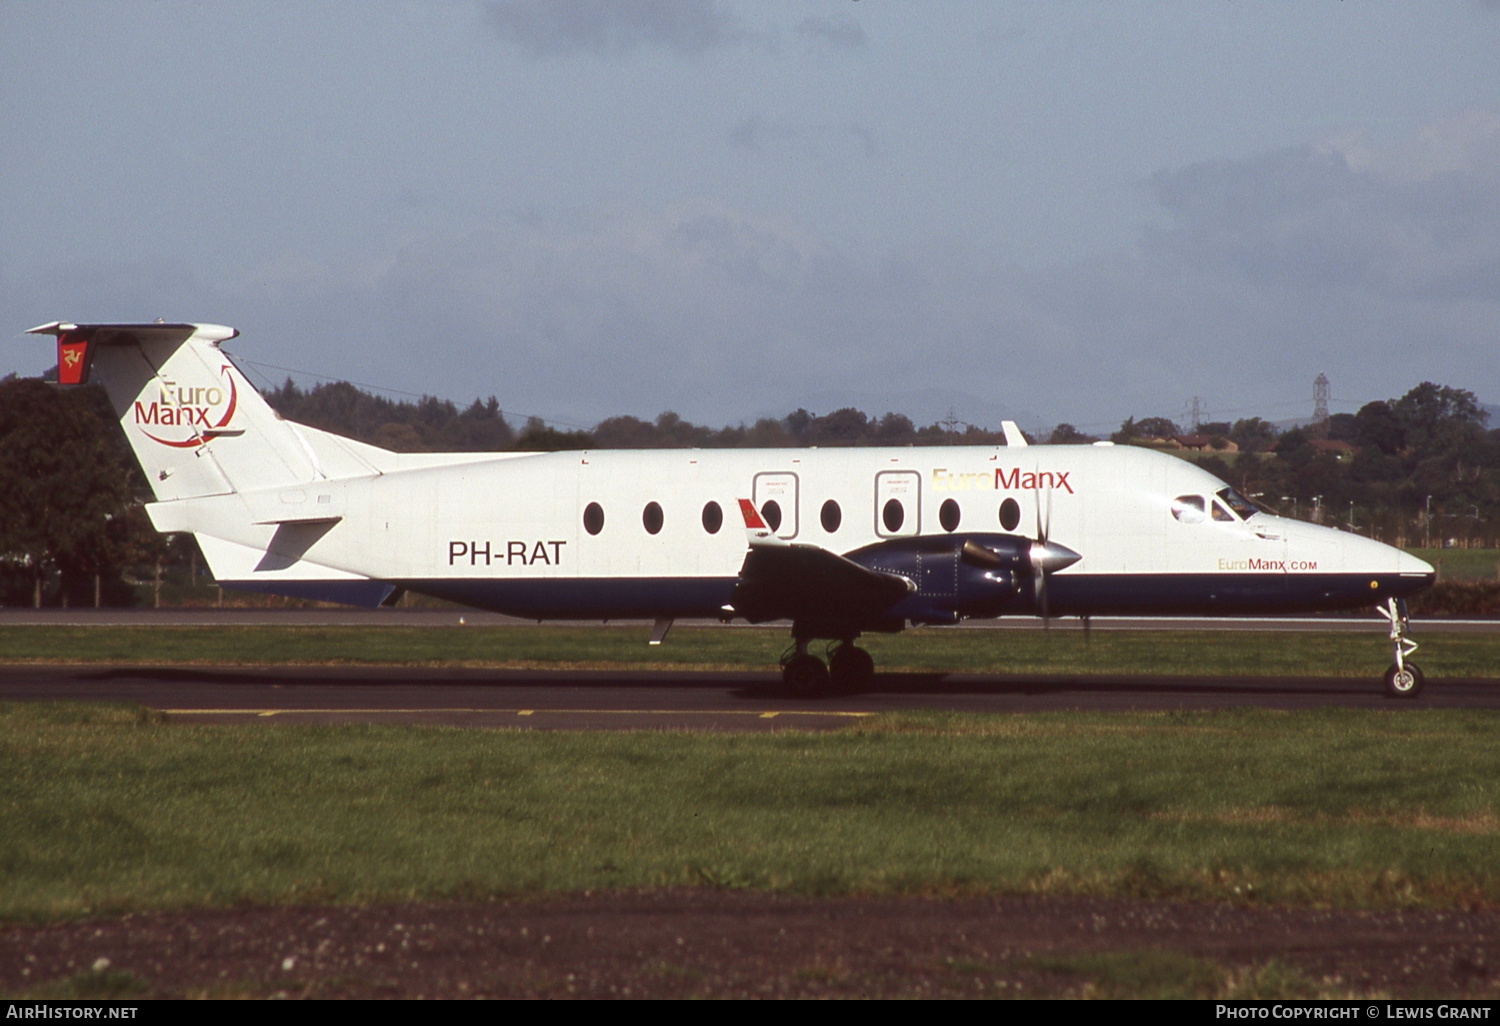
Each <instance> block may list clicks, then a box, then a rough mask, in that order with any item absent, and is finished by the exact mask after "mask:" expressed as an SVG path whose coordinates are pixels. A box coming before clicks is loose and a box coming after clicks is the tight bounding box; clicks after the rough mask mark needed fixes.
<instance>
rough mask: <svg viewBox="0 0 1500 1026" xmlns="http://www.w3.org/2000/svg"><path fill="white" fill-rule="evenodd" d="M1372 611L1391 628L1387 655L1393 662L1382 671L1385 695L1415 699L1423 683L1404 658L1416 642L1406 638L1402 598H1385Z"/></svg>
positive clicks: (1419, 671) (1413, 667)
mask: <svg viewBox="0 0 1500 1026" xmlns="http://www.w3.org/2000/svg"><path fill="white" fill-rule="evenodd" d="M1375 611H1376V612H1378V613H1379V614H1380V615H1381V616H1383V617H1385V618H1386V620H1388V621H1389V622H1390V625H1391V652H1392V655H1393V656H1394V657H1395V660H1396V661H1395V662H1393V663H1392V664H1391V667H1390V669H1388V670H1386V671H1385V693H1386V694H1387V695H1390V696H1391V697H1392V698H1416V697H1417V696H1418V695H1419V694H1421V693H1422V686H1423V684H1424V683H1426V682H1425V680H1424V679H1423V677H1422V670H1421V668H1419V667H1418V666H1417V665H1416V664H1415V663H1410V662H1407V656H1409V655H1411V654H1412V653H1413V652H1415V651H1416V650H1417V647H1418V646H1417V643H1416V642H1415V641H1413V640H1411V638H1409V637H1407V636H1406V631H1407V628H1408V627H1409V626H1410V625H1411V620H1410V618H1409V617H1408V616H1407V614H1406V602H1405V600H1403V599H1394V598H1393V599H1387V600H1386V602H1385V604H1384V605H1380V606H1376V607H1375Z"/></svg>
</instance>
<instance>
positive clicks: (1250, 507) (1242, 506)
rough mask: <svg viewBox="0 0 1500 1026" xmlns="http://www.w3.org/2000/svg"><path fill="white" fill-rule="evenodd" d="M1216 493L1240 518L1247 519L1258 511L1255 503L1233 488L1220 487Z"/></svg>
mask: <svg viewBox="0 0 1500 1026" xmlns="http://www.w3.org/2000/svg"><path fill="white" fill-rule="evenodd" d="M1217 494H1218V496H1219V498H1221V499H1223V500H1224V504H1225V505H1226V506H1228V507H1229V508H1230V509H1232V510H1234V511H1235V512H1236V513H1238V514H1239V517H1240V519H1241V520H1249V519H1250V518H1251V517H1253V516H1255V514H1256V513H1258V512H1259V510H1258V509H1256V507H1255V503H1253V502H1251V501H1250V500H1249V499H1247V498H1245V497H1244V496H1243V495H1241V494H1240V493H1239V492H1237V491H1235V490H1234V489H1233V488H1222V489H1220V490H1219V492H1218V493H1217Z"/></svg>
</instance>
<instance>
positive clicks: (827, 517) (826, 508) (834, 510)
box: [819, 499, 844, 534]
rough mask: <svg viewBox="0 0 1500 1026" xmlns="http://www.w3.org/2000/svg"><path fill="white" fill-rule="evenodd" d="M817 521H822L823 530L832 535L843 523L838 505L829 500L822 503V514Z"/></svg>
mask: <svg viewBox="0 0 1500 1026" xmlns="http://www.w3.org/2000/svg"><path fill="white" fill-rule="evenodd" d="M819 519H820V520H822V521H823V530H825V531H827V532H828V533H829V534H832V533H833V532H835V531H837V530H838V529H839V525H840V524H842V523H843V522H844V511H843V510H841V509H839V504H838V503H836V502H834V501H833V500H832V499H829V500H828V501H827V502H825V503H823V512H822V513H821V514H819Z"/></svg>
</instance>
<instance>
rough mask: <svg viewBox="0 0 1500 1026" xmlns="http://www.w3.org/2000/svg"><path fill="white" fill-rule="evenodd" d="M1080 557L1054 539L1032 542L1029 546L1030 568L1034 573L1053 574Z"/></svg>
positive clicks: (1080, 557)
mask: <svg viewBox="0 0 1500 1026" xmlns="http://www.w3.org/2000/svg"><path fill="white" fill-rule="evenodd" d="M1082 558H1083V557H1082V556H1080V555H1079V554H1078V553H1076V552H1074V551H1073V550H1072V549H1070V548H1068V547H1067V546H1066V545H1059V544H1057V542H1055V541H1048V542H1045V543H1043V542H1033V543H1032V546H1031V569H1032V571H1033V572H1036V573H1043V574H1055V573H1057V571H1059V570H1061V569H1063V568H1064V567H1070V566H1072V565H1073V564H1074V563H1076V562H1078V561H1079V560H1080V559H1082Z"/></svg>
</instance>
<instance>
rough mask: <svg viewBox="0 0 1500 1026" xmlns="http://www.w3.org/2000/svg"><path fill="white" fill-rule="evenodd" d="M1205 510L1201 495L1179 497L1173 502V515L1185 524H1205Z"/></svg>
mask: <svg viewBox="0 0 1500 1026" xmlns="http://www.w3.org/2000/svg"><path fill="white" fill-rule="evenodd" d="M1203 510H1204V502H1203V496H1201V495H1179V496H1177V498H1175V499H1173V500H1172V515H1173V516H1174V517H1176V518H1177V519H1178V520H1180V521H1182V522H1183V523H1184V524H1201V523H1203Z"/></svg>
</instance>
